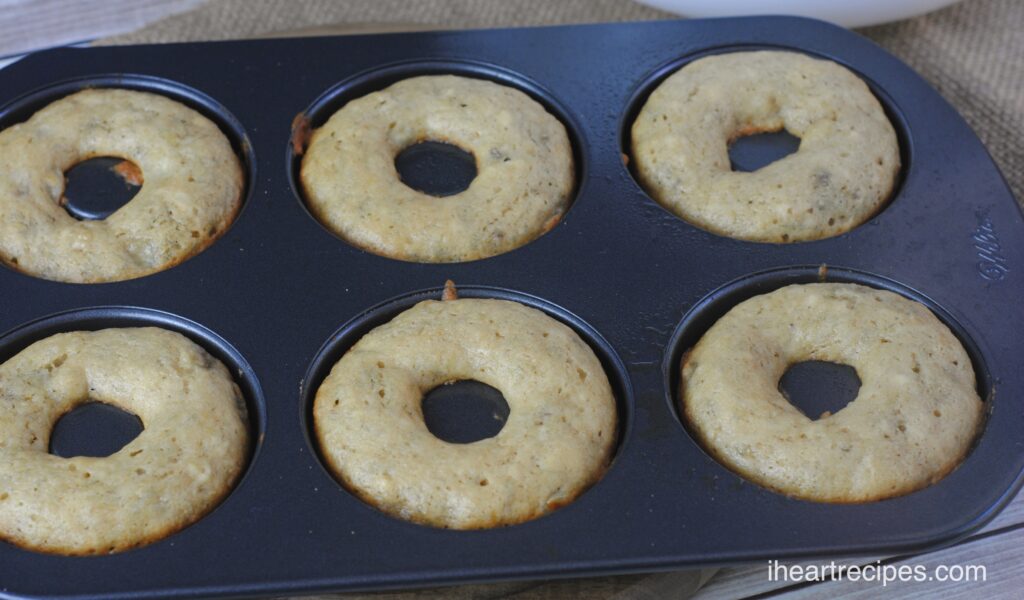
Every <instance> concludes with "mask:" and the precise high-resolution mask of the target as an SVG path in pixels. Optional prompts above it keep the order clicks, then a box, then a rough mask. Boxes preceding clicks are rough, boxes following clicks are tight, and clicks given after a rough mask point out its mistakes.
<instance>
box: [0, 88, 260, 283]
mask: <svg viewBox="0 0 1024 600" xmlns="http://www.w3.org/2000/svg"><path fill="white" fill-rule="evenodd" d="M101 156H114V157H120V158H124V159H126V160H129V161H131V162H133V163H134V164H135V165H136V166H138V167H139V169H140V170H141V173H142V177H143V179H144V182H143V183H142V187H141V188H140V189H139V191H138V193H137V194H136V195H135V197H133V198H132V199H131V200H130V201H129V202H128V203H127V204H125V205H124V206H122V207H121V208H120V209H118V210H117V211H116V212H115V213H113V214H111V215H110V216H108V217H107V218H106V219H102V220H82V221H79V220H77V219H75V218H74V217H73V216H71V215H70V214H69V213H68V212H67V211H65V210H64V208H63V207H62V198H63V194H64V184H65V180H64V173H65V171H67V170H68V169H69V168H71V167H72V166H74V165H75V164H77V163H79V162H82V161H84V160H88V159H90V158H96V157H101ZM242 190H243V179H242V167H241V163H240V162H239V159H238V157H237V156H235V153H234V151H233V150H232V148H231V144H230V143H229V142H228V139H227V137H225V135H224V134H223V133H222V132H221V131H220V129H218V128H217V126H216V125H215V124H214V123H213V122H212V121H210V120H209V119H207V118H206V117H204V116H202V115H201V114H199V113H198V112H196V111H194V110H192V109H191V108H188V107H187V106H185V105H183V104H181V103H179V102H176V101H174V100H170V99H168V98H165V97H163V96H159V95H156V94H151V93H148V92H139V91H133V90H124V89H87V90H84V91H81V92H78V93H75V94H72V95H70V96H66V97H64V98H62V99H60V100H57V101H55V102H53V103H51V104H50V105H48V106H47V107H45V108H43V109H42V110H40V111H39V112H37V113H36V114H35V115H33V116H32V118H30V119H29V120H28V121H26V122H24V123H20V124H17V125H13V126H11V127H9V128H7V129H5V130H4V131H2V132H0V260H3V262H4V263H6V264H7V265H8V266H10V267H13V268H15V269H17V270H19V271H22V272H25V273H28V274H30V275H35V276H37V277H42V278H44V279H52V280H57V281H65V282H71V283H97V282H106V281H120V280H124V279H133V278H136V277H142V276H143V275H147V274H150V273H153V272H156V271H160V270H163V269H167V268H170V267H172V266H174V265H176V264H178V263H180V262H181V261H183V260H185V259H187V258H189V257H190V256H193V255H194V254H197V253H199V252H201V251H202V250H203V249H204V248H206V247H207V246H208V245H210V244H211V243H212V242H213V241H214V240H215V239H216V238H217V237H218V236H219V235H220V234H221V233H222V232H223V231H224V230H225V229H227V227H228V226H229V225H230V224H231V222H232V220H234V218H235V215H236V213H237V212H238V210H239V207H240V206H241V202H242Z"/></svg>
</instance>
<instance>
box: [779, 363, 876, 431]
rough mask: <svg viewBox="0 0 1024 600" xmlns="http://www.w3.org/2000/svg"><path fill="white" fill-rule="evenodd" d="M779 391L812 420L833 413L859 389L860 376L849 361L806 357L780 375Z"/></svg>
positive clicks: (849, 400)
mask: <svg viewBox="0 0 1024 600" xmlns="http://www.w3.org/2000/svg"><path fill="white" fill-rule="evenodd" d="M779 392H781V393H782V395H783V396H785V398H786V400H788V401H789V403H790V404H792V405H793V406H794V407H796V408H797V409H799V410H800V412H802V413H804V414H805V415H806V416H807V418H809V419H811V420H812V421H817V420H818V419H823V418H826V417H828V416H831V415H834V414H836V413H837V412H839V411H840V410H842V409H843V408H844V407H845V406H846V405H847V404H849V403H850V402H853V401H854V399H856V398H857V394H858V393H859V392H860V377H859V376H858V375H857V370H856V369H854V368H853V367H851V366H850V365H844V364H841V363H834V362H829V361H824V360H806V361H803V362H798V363H795V364H793V365H790V366H789V368H788V369H786V372H785V373H783V374H782V377H780V378H779Z"/></svg>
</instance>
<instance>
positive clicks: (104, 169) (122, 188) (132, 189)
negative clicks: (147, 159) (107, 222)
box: [60, 156, 142, 221]
mask: <svg viewBox="0 0 1024 600" xmlns="http://www.w3.org/2000/svg"><path fill="white" fill-rule="evenodd" d="M141 187H142V170H141V169H139V167H138V165H136V164H135V163H133V162H132V161H130V160H125V159H123V158H118V157H114V156H100V157H97V158H90V159H88V160H83V161H82V162H80V163H77V164H75V165H73V166H72V167H71V168H70V169H68V170H67V171H66V172H65V173H64V195H63V197H61V199H60V203H61V206H63V207H64V210H66V211H67V212H68V214H69V215H71V216H72V217H74V218H76V219H78V220H79V221H98V220H102V219H106V218H107V217H109V216H110V215H112V214H114V213H115V212H116V211H117V209H119V208H121V207H122V206H124V205H125V204H128V202H129V201H131V199H132V198H134V197H135V194H137V193H138V191H139V189H140V188H141Z"/></svg>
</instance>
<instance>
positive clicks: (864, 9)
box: [638, 0, 959, 27]
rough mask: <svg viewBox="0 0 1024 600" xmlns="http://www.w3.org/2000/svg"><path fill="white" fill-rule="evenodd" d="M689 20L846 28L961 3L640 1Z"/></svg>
mask: <svg viewBox="0 0 1024 600" xmlns="http://www.w3.org/2000/svg"><path fill="white" fill-rule="evenodd" d="M638 1H639V2H642V3H643V4H648V5H650V6H653V7H655V8H660V9H662V10H667V11H669V12H674V13H677V14H680V15H683V16H685V17H738V16H741V15H800V16H802V17H814V18H816V19H823V20H825V21H831V22H833V23H836V24H837V25H842V26H843V27H863V26H865V25H877V24H879V23H888V22H889V21H898V20H900V19H906V18H908V17H913V16H917V15H923V14H924V13H926V12H931V11H933V10H936V9H939V8H942V7H943V6H949V5H950V4H953V3H955V2H958V1H959V0H775V1H774V2H769V1H767V0H638Z"/></svg>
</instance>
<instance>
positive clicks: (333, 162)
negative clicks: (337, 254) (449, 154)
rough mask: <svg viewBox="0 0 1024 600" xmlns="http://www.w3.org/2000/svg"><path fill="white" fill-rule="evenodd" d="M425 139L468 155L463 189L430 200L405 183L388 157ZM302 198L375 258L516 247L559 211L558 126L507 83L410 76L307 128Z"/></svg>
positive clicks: (565, 149) (562, 161)
mask: <svg viewBox="0 0 1024 600" xmlns="http://www.w3.org/2000/svg"><path fill="white" fill-rule="evenodd" d="M422 141H435V142H446V143H450V144H454V145H456V146H458V147H460V148H462V149H464V150H466V151H467V152H469V153H471V154H472V155H473V156H474V158H475V159H476V170H477V175H476V178H475V179H474V180H473V182H472V183H471V184H470V186H469V187H468V188H467V189H465V190H464V191H462V192H460V193H458V194H454V195H451V196H445V197H435V196H430V195H428V194H425V193H422V192H419V191H416V190H414V189H412V188H410V187H408V186H406V185H405V184H404V183H402V180H401V178H400V177H399V175H398V172H397V171H396V169H395V157H396V156H397V155H398V153H399V152H401V151H402V150H403V149H405V148H407V147H409V146H412V145H414V144H417V143H419V142H422ZM300 178H301V181H302V187H303V190H304V191H305V197H306V203H307V205H308V206H309V208H310V210H311V211H312V212H313V214H314V215H315V216H316V217H317V219H319V220H320V222H321V223H323V224H324V225H325V226H326V227H327V228H328V229H330V230H331V231H333V232H334V233H335V234H337V235H338V236H340V237H341V238H343V239H345V240H346V241H348V242H349V243H351V244H353V245H355V246H358V247H360V248H363V249H365V250H368V251H370V252H373V253H375V254H380V255H383V256H388V257H391V258H397V259H401V260H407V261H414V262H425V263H450V262H460V261H468V260H475V259H479V258H486V257H488V256H494V255H496V254H501V253H503V252H508V251H509V250H512V249H514V248H518V247H519V246H522V245H524V244H526V243H528V242H530V241H532V240H533V239H535V238H537V237H539V236H540V235H542V234H543V233H545V232H546V231H548V230H549V229H551V228H552V227H553V226H554V225H555V224H556V223H557V222H558V220H559V219H560V218H561V216H562V214H563V213H565V211H566V210H567V209H568V206H569V202H570V194H571V193H572V189H573V181H574V175H573V158H572V148H571V146H570V145H569V136H568V134H566V131H565V127H564V126H563V125H562V123H560V122H559V121H558V119H556V118H555V117H553V116H552V115H550V114H549V113H548V112H547V111H545V110H544V107H543V106H541V105H540V104H538V103H537V102H536V101H534V100H533V99H532V98H530V97H529V96H527V95H526V94H524V93H523V92H520V91H519V90H516V89H514V88H511V87H508V86H504V85H499V84H497V83H493V82H490V81H484V80H480V79H470V78H467V77H460V76H455V75H428V76H421V77H413V78H410V79H405V80H403V81H399V82H398V83H396V84H394V85H392V86H390V87H388V88H386V89H383V90H381V91H379V92H374V93H372V94H369V95H366V96H363V97H362V98H359V99H357V100H353V101H351V102H349V103H348V104H346V105H345V106H344V107H342V108H341V110H339V111H338V112H336V113H335V114H334V115H333V116H332V117H331V118H330V119H329V120H328V121H327V123H325V124H324V125H323V126H322V127H320V128H319V129H317V130H315V131H314V132H313V135H312V140H311V141H310V144H309V147H308V149H307V150H306V152H305V154H304V156H303V158H302V168H301V174H300Z"/></svg>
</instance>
